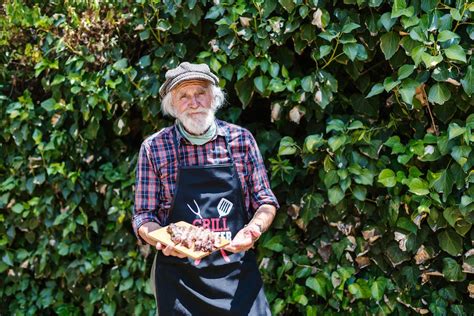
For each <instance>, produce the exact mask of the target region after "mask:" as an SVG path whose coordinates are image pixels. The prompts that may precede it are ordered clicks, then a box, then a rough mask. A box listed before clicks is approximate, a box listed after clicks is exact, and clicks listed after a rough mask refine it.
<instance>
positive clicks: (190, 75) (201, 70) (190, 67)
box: [160, 62, 219, 97]
mask: <svg viewBox="0 0 474 316" xmlns="http://www.w3.org/2000/svg"><path fill="white" fill-rule="evenodd" d="M165 78H166V80H165V82H164V83H163V84H162V85H161V87H160V96H161V97H164V96H165V95H166V94H167V93H168V92H169V91H170V90H171V89H173V88H174V87H175V86H176V85H178V84H179V83H181V82H183V81H185V80H193V79H194V80H196V79H198V80H199V79H202V80H207V81H210V82H211V83H212V84H214V85H217V84H218V83H219V78H217V76H216V75H214V74H213V73H212V72H211V70H210V69H209V66H208V65H206V64H191V63H188V62H183V63H181V64H179V66H178V67H176V68H173V69H170V70H168V71H167V72H166V74H165Z"/></svg>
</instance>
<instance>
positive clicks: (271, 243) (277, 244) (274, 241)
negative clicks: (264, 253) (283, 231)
mask: <svg viewBox="0 0 474 316" xmlns="http://www.w3.org/2000/svg"><path fill="white" fill-rule="evenodd" d="M263 247H265V248H267V249H270V250H273V251H275V252H281V251H282V250H283V245H282V244H281V235H275V236H273V237H272V238H271V239H269V240H267V241H266V242H265V243H264V244H263Z"/></svg>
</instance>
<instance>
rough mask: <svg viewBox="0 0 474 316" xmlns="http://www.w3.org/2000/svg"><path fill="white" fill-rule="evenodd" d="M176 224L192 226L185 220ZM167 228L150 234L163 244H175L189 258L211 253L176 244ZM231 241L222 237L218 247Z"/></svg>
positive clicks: (202, 256) (199, 257)
mask: <svg viewBox="0 0 474 316" xmlns="http://www.w3.org/2000/svg"><path fill="white" fill-rule="evenodd" d="M175 224H176V225H178V226H185V227H187V226H192V225H191V224H189V223H186V222H183V221H181V222H177V223H175ZM167 228H168V226H165V227H162V228H160V229H157V230H155V231H152V232H151V233H149V234H148V236H150V237H151V238H152V239H153V240H155V241H159V242H160V243H162V244H165V245H168V246H174V249H176V250H177V251H179V252H181V253H182V254H185V255H186V256H187V257H188V258H192V259H194V260H196V259H201V258H204V257H205V256H208V255H209V254H211V253H210V252H204V251H194V249H189V248H186V247H184V246H182V245H175V244H174V242H172V241H171V235H170V234H169V233H168V232H167V231H166V229H167ZM229 243H230V241H228V240H227V239H225V238H220V244H219V246H218V249H221V248H223V247H225V246H226V245H228V244H229Z"/></svg>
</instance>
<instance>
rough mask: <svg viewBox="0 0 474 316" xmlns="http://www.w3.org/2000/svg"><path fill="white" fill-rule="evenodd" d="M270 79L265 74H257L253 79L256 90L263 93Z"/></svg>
mask: <svg viewBox="0 0 474 316" xmlns="http://www.w3.org/2000/svg"><path fill="white" fill-rule="evenodd" d="M269 82H270V80H269V79H268V77H267V76H258V77H256V78H254V79H253V83H254V84H255V88H257V91H258V92H260V93H262V94H263V93H265V90H266V89H267V87H268V83H269Z"/></svg>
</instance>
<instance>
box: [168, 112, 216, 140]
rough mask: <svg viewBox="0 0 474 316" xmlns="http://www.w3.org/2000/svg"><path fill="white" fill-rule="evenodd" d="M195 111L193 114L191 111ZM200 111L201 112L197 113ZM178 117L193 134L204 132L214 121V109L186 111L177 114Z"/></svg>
mask: <svg viewBox="0 0 474 316" xmlns="http://www.w3.org/2000/svg"><path fill="white" fill-rule="evenodd" d="M189 112H191V113H193V114H192V115H191V114H190V113H189ZM196 113H199V114H196ZM177 119H178V120H179V121H180V122H181V123H182V124H183V126H184V128H185V129H186V130H187V131H188V132H189V133H191V134H194V135H202V134H204V133H205V132H206V131H207V130H208V129H209V127H211V124H212V123H213V122H214V119H215V116H214V111H213V110H210V109H202V110H199V111H192V110H189V111H186V112H183V113H181V114H180V115H178V116H177Z"/></svg>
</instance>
